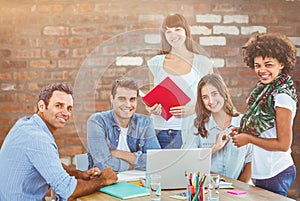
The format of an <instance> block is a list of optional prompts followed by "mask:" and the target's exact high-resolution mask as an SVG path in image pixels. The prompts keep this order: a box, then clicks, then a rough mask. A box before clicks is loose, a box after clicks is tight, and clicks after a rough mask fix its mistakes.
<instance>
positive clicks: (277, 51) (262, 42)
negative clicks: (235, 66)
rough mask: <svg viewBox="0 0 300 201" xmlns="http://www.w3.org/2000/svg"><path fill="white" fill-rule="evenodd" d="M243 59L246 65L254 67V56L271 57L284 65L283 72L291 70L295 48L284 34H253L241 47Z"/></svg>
mask: <svg viewBox="0 0 300 201" xmlns="http://www.w3.org/2000/svg"><path fill="white" fill-rule="evenodd" d="M242 53H243V60H244V62H245V63H246V65H247V66H248V67H249V68H251V69H254V59H255V58H256V57H260V56H261V57H262V58H263V59H264V58H266V57H271V58H275V59H277V60H278V61H279V62H280V63H282V64H283V65H284V68H283V69H282V72H283V73H287V74H288V73H289V72H291V71H292V70H293V69H294V68H295V65H296V48H295V46H294V45H293V43H292V42H291V41H290V40H289V39H288V38H287V37H286V36H285V35H281V34H275V33H263V34H255V35H254V36H252V37H250V39H249V40H248V42H247V43H246V44H245V45H244V46H243V47H242Z"/></svg>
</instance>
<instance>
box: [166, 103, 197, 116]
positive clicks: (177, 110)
mask: <svg viewBox="0 0 300 201" xmlns="http://www.w3.org/2000/svg"><path fill="white" fill-rule="evenodd" d="M194 112H195V106H186V105H185V106H176V107H171V108H170V113H171V114H172V115H173V116H175V117H185V116H188V115H191V114H193V113H194Z"/></svg>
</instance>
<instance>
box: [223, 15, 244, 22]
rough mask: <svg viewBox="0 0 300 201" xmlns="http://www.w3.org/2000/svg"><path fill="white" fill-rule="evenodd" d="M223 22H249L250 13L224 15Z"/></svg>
mask: <svg viewBox="0 0 300 201" xmlns="http://www.w3.org/2000/svg"><path fill="white" fill-rule="evenodd" d="M223 23H224V24H228V23H249V16H248V15H224V17H223Z"/></svg>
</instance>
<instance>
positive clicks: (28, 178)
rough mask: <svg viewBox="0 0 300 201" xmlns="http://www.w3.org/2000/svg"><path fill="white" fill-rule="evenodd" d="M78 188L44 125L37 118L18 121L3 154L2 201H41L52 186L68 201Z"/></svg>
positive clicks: (0, 164) (0, 172) (0, 168)
mask: <svg viewBox="0 0 300 201" xmlns="http://www.w3.org/2000/svg"><path fill="white" fill-rule="evenodd" d="M76 185H77V180H76V179H75V177H71V176H70V175H69V174H68V173H67V172H66V171H65V170H64V169H63V167H62V165H61V161H60V159H59V155H58V148H57V145H56V144H55V141H54V137H53V135H52V134H51V132H50V131H49V129H48V127H47V126H46V124H45V122H44V121H43V120H42V119H41V118H40V117H39V116H38V115H37V114H34V115H33V116H32V117H23V118H21V119H20V120H18V121H17V123H16V124H15V125H14V126H13V127H12V129H11V130H10V132H9V133H8V135H7V137H6V139H5V141H4V143H3V145H2V147H1V150H0V200H1V201H6V200H7V201H8V200H14V201H18V200H23V201H24V200H30V201H35V200H38V201H41V200H42V198H43V197H44V196H45V194H46V192H47V190H48V188H49V186H51V188H52V189H53V190H54V191H55V192H56V195H57V197H58V200H67V198H68V197H69V196H70V195H71V194H72V193H73V192H74V190H75V188H76Z"/></svg>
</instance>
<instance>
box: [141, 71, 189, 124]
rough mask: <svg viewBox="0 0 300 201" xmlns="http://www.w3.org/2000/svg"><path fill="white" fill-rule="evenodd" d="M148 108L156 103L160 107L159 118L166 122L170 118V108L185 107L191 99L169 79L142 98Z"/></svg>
mask: <svg viewBox="0 0 300 201" xmlns="http://www.w3.org/2000/svg"><path fill="white" fill-rule="evenodd" d="M142 99H143V101H144V102H145V103H146V104H147V105H148V106H150V107H151V106H153V105H154V104H156V103H158V104H161V106H162V113H161V116H162V117H163V118H165V119H166V120H168V119H170V118H171V117H172V114H171V113H170V112H169V111H170V108H171V107H175V106H180V105H186V104H187V103H188V102H189V101H190V100H191V99H190V97H188V96H187V95H186V94H185V93H184V91H182V90H181V89H180V88H179V87H178V86H177V85H176V84H175V82H173V81H172V80H171V79H170V78H169V77H166V78H165V79H164V80H163V81H161V83H159V84H158V85H156V86H155V87H154V88H153V89H152V90H150V91H149V92H148V93H147V94H146V95H145V96H144V97H143V98H142Z"/></svg>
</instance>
